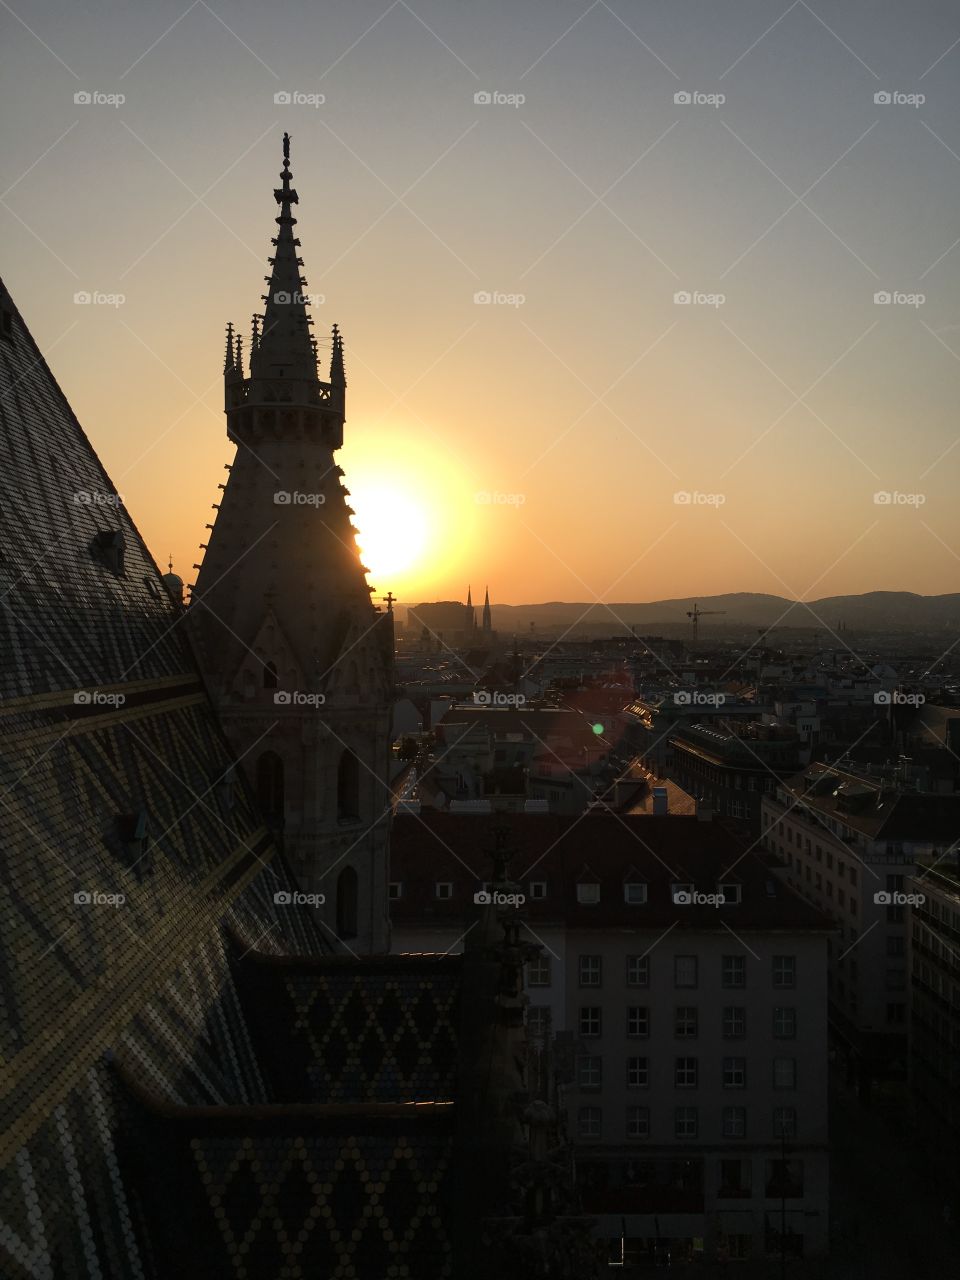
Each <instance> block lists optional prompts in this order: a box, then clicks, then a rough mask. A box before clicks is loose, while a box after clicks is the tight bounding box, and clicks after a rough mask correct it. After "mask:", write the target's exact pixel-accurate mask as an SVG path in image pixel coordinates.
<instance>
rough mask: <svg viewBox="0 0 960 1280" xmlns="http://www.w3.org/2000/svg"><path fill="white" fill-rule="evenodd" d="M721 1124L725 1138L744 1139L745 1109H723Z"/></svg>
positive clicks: (745, 1129)
mask: <svg viewBox="0 0 960 1280" xmlns="http://www.w3.org/2000/svg"><path fill="white" fill-rule="evenodd" d="M722 1123H723V1136H724V1137H725V1138H745V1137H746V1136H747V1109H746V1107H724V1108H723V1120H722ZM737 1163H739V1161H738V1162H737Z"/></svg>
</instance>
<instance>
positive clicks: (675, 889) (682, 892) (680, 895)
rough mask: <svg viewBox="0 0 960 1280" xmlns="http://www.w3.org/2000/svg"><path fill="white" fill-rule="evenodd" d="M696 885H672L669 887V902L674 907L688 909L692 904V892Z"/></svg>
mask: <svg viewBox="0 0 960 1280" xmlns="http://www.w3.org/2000/svg"><path fill="white" fill-rule="evenodd" d="M695 888H696V885H692V884H680V883H679V882H678V883H676V884H672V885H671V886H670V901H671V902H673V904H674V905H675V906H680V907H688V906H689V905H690V904H691V902H693V892H694V889H695Z"/></svg>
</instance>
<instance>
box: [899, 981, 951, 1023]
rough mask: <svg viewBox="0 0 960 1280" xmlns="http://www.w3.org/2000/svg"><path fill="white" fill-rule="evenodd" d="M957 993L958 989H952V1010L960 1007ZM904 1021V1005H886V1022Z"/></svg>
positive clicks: (905, 1015)
mask: <svg viewBox="0 0 960 1280" xmlns="http://www.w3.org/2000/svg"><path fill="white" fill-rule="evenodd" d="M958 992H960V988H958V987H954V1001H953V1004H954V1008H957V1007H958V1005H960V999H958V998H957V993H958ZM906 1020H907V1006H906V1005H905V1004H888V1005H887V1021H888V1022H906Z"/></svg>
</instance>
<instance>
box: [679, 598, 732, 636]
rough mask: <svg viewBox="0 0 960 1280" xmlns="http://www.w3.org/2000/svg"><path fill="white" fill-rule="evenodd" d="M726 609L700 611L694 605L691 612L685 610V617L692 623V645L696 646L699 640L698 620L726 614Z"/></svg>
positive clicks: (696, 605) (697, 606)
mask: <svg viewBox="0 0 960 1280" xmlns="http://www.w3.org/2000/svg"><path fill="white" fill-rule="evenodd" d="M726 612H727V611H726V609H701V608H700V606H699V605H698V604H694V606H693V609H692V611H691V610H689V609H688V610H687V617H688V618H690V619H691V621H692V622H693V643H694V644H696V643H697V640H698V639H699V638H700V619H701V618H712V617H716V616H717V615H718V614H721V613H726Z"/></svg>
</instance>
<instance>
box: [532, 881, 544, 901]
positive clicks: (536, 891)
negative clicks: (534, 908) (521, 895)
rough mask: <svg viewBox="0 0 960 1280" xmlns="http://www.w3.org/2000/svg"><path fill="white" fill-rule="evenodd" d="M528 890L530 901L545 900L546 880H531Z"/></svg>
mask: <svg viewBox="0 0 960 1280" xmlns="http://www.w3.org/2000/svg"><path fill="white" fill-rule="evenodd" d="M529 888H530V897H531V899H535V898H545V897H546V896H547V882H546V880H531V881H530V886H529Z"/></svg>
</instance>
